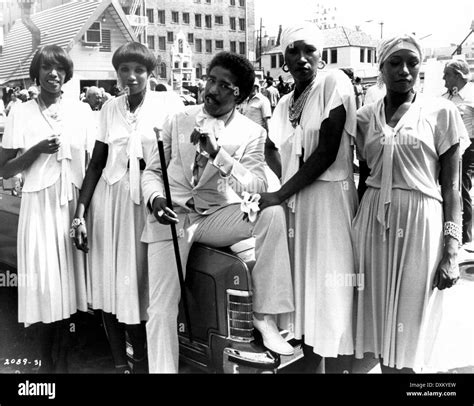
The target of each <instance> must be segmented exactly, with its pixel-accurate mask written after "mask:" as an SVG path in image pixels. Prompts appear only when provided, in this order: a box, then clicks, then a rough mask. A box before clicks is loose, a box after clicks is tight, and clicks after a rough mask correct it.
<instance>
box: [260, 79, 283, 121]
mask: <svg viewBox="0 0 474 406" xmlns="http://www.w3.org/2000/svg"><path fill="white" fill-rule="evenodd" d="M263 94H264V95H265V96H266V97H267V99H268V100H269V101H270V107H271V110H272V113H273V110H275V107H276V105H277V104H278V100H280V93H279V92H278V89H277V88H276V87H275V86H274V83H273V79H268V80H267V82H266V87H265V89H264V92H263Z"/></svg>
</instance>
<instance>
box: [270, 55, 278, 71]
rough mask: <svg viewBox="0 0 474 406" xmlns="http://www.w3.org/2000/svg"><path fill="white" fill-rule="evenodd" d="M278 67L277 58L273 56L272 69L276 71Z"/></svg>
mask: <svg viewBox="0 0 474 406" xmlns="http://www.w3.org/2000/svg"><path fill="white" fill-rule="evenodd" d="M276 67H277V56H276V55H272V61H271V68H272V69H275V68H276Z"/></svg>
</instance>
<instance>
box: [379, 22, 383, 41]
mask: <svg viewBox="0 0 474 406" xmlns="http://www.w3.org/2000/svg"><path fill="white" fill-rule="evenodd" d="M379 24H380V39H382V38H383V21H380V22H379Z"/></svg>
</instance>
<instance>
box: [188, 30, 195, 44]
mask: <svg viewBox="0 0 474 406" xmlns="http://www.w3.org/2000/svg"><path fill="white" fill-rule="evenodd" d="M188 43H190V44H194V34H193V33H192V32H190V33H188Z"/></svg>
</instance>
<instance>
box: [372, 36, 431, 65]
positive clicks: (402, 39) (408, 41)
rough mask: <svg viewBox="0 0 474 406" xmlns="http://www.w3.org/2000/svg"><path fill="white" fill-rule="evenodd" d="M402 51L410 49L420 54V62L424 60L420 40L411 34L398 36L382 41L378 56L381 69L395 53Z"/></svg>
mask: <svg viewBox="0 0 474 406" xmlns="http://www.w3.org/2000/svg"><path fill="white" fill-rule="evenodd" d="M401 49H408V50H410V51H413V52H415V53H417V54H418V56H419V57H420V60H422V59H423V51H422V49H421V45H420V43H419V42H418V40H417V39H416V38H415V37H414V36H413V35H410V34H406V35H398V36H396V37H392V38H389V39H386V40H384V41H382V42H381V43H380V44H379V47H378V50H377V55H378V58H379V67H381V66H382V64H383V63H384V62H385V61H386V60H387V58H388V57H389V56H390V55H392V54H393V53H395V52H397V51H400V50H401Z"/></svg>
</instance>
